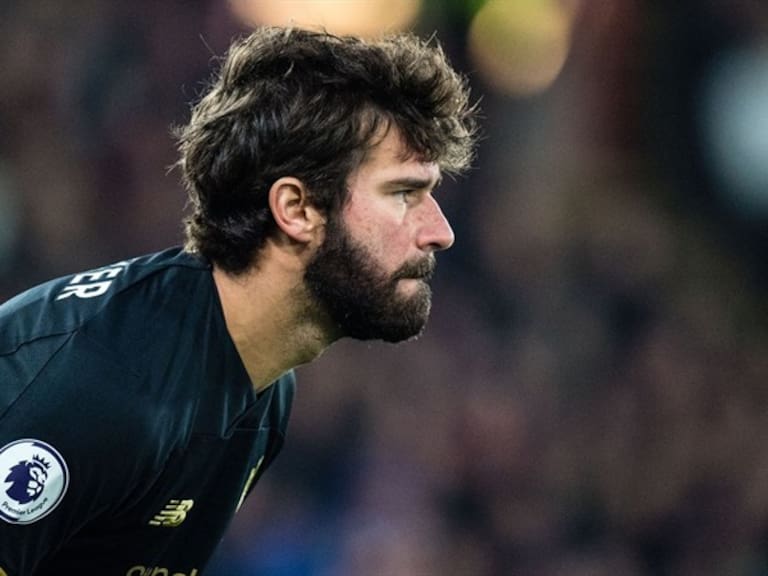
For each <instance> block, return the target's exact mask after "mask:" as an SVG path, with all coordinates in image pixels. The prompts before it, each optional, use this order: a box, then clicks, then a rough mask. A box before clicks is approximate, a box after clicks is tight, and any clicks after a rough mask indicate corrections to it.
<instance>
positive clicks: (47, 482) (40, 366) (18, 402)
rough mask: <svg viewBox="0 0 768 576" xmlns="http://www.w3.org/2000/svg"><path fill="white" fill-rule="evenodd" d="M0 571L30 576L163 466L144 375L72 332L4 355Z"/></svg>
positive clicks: (0, 366)
mask: <svg viewBox="0 0 768 576" xmlns="http://www.w3.org/2000/svg"><path fill="white" fill-rule="evenodd" d="M0 388H1V389H2V390H3V392H0V569H2V570H4V571H5V572H6V573H7V574H8V576H31V575H32V574H33V573H34V571H35V567H36V566H38V565H39V564H41V563H42V562H44V561H45V560H46V559H49V558H50V557H51V556H52V555H53V554H55V552H56V550H57V549H59V548H60V547H62V546H63V545H64V544H65V543H66V542H67V541H68V540H69V539H70V538H72V537H73V536H74V535H76V534H77V533H78V531H79V530H80V529H81V528H82V527H83V526H84V525H85V524H86V523H89V522H91V521H93V520H94V519H95V518H98V517H99V516H101V515H110V516H114V515H115V514H118V513H119V510H120V509H121V507H124V506H127V505H130V502H131V501H132V499H135V498H139V497H140V495H141V494H142V493H143V491H145V490H146V489H148V487H149V486H150V485H151V483H152V481H153V479H154V478H155V477H156V476H155V475H156V474H157V473H159V471H160V469H161V468H162V465H163V456H162V455H161V450H160V449H159V444H160V443H159V441H158V440H157V437H158V431H157V430H156V429H154V427H156V426H157V424H156V422H158V419H157V418H150V417H148V416H147V414H146V411H145V410H142V409H141V407H142V399H141V395H140V392H141V386H140V382H139V376H138V375H137V374H136V373H133V372H132V371H131V370H130V369H129V368H127V367H125V366H122V365H120V364H119V363H117V362H115V361H114V360H112V359H111V358H110V357H109V355H108V354H106V353H103V352H102V351H101V350H100V348H99V345H98V344H97V343H95V342H93V341H89V340H88V339H87V338H85V337H82V336H80V335H78V334H77V333H73V334H70V335H67V337H66V338H57V339H52V340H48V339H43V340H41V341H35V342H32V343H29V344H25V345H24V346H22V347H21V348H19V349H18V350H16V351H15V352H14V353H12V354H5V355H2V356H0Z"/></svg>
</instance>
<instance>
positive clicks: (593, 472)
mask: <svg viewBox="0 0 768 576" xmlns="http://www.w3.org/2000/svg"><path fill="white" fill-rule="evenodd" d="M291 22H293V23H294V24H296V25H317V24H322V25H324V26H326V27H327V28H328V29H330V30H331V31H335V32H339V33H346V32H353V33H360V34H366V35H368V34H377V33H380V32H381V31H383V30H398V29H408V30H413V31H415V32H417V33H418V34H420V35H425V36H429V35H432V34H433V33H434V34H436V36H437V37H438V38H439V39H440V41H441V43H442V44H443V45H444V47H445V49H446V51H447V52H448V54H449V55H450V58H451V60H452V61H453V62H454V64H455V65H456V66H457V67H458V68H459V69H461V70H462V71H463V72H464V73H465V74H467V76H468V78H469V80H470V83H471V85H472V86H473V92H474V95H475V98H476V99H481V100H482V102H481V107H482V110H483V116H484V119H483V133H484V138H483V141H482V143H481V146H480V150H479V156H478V160H477V162H476V166H475V169H474V170H473V171H472V172H471V173H470V174H469V175H468V176H467V177H466V178H463V179H460V180H456V181H448V182H446V183H445V184H444V186H443V187H442V189H441V197H442V202H443V204H444V207H445V210H446V212H447V214H448V216H449V217H450V218H451V220H452V222H453V224H454V228H455V231H456V235H457V242H456V245H455V247H454V248H453V249H452V250H451V251H449V252H447V253H445V254H443V255H442V258H440V259H439V261H440V264H441V265H440V266H439V271H438V274H437V277H436V280H435V303H434V312H433V317H432V320H431V321H430V324H429V327H428V329H427V332H426V334H425V335H424V336H423V337H422V338H421V339H420V340H419V341H417V342H415V343H407V344H404V345H399V346H385V345H381V344H361V343H355V342H343V343H340V344H339V345H337V346H335V347H333V348H332V349H331V350H330V351H328V352H327V353H326V354H325V355H324V356H323V357H322V358H321V359H319V360H318V361H317V362H316V363H314V364H312V365H310V366H308V367H305V368H302V369H300V371H299V378H300V388H299V394H298V397H297V400H296V405H295V408H294V414H293V418H292V421H291V425H290V428H289V436H288V440H287V443H286V446H285V448H284V450H283V453H282V455H281V457H280V458H279V459H278V460H277V462H276V463H275V465H274V466H273V467H272V468H271V469H270V470H269V472H268V473H267V474H266V475H265V477H264V478H263V479H262V481H261V482H260V484H259V485H258V486H257V489H256V490H255V491H254V493H253V494H252V496H251V498H250V499H249V501H248V502H247V503H246V505H245V506H244V508H243V509H242V510H241V512H240V514H239V515H238V517H237V519H236V522H235V524H234V525H233V527H232V529H231V530H230V531H229V533H228V534H227V536H226V538H225V540H224V542H223V543H222V546H221V548H220V550H219V552H218V554H217V556H216V557H215V559H214V561H213V563H212V565H211V566H210V568H209V570H208V571H207V574H210V575H213V576H240V575H243V576H245V575H249V576H360V575H364V576H510V575H515V576H593V575H594V576H602V575H606V576H607V575H616V574H621V575H626V576H645V575H681V576H688V575H690V576H693V575H697V576H709V575H729V576H734V575H735V576H741V575H743V576H759V575H768V442H766V439H768V386H767V385H766V384H768V342H767V341H766V334H767V331H766V320H767V318H768V317H767V314H766V312H767V311H768V310H767V308H768V307H767V306H766V290H768V266H766V263H765V262H766V257H768V235H767V234H766V231H767V226H768V3H766V2H764V1H763V0H752V1H750V0H708V1H705V2H702V1H700V0H678V1H677V2H663V1H661V0H656V1H653V0H382V1H377V0H336V1H334V0H315V1H311V0H294V1H291V0H234V1H233V2H232V3H231V4H227V3H225V2H223V1H222V0H199V1H191V0H185V1H183V0H166V1H163V2H156V1H154V0H152V1H150V0H132V1H131V2H113V1H110V0H77V1H75V2H61V1H58V0H24V1H20V0H2V1H0V78H1V79H2V81H1V82H0V301H2V300H5V299H6V298H8V297H10V296H11V295H13V294H14V293H16V292H18V291H20V290H22V289H24V288H27V287H29V286H31V285H33V284H35V283H37V282H40V281H43V280H45V279H47V278H49V277H52V276H57V275H62V274H66V273H71V272H74V271H78V270H82V269H85V268H89V267H94V266H98V265H101V264H105V263H108V262H111V261H115V260H118V259H123V258H127V257H131V256H136V255H139V254H142V253H145V252H150V251H155V250H159V249H162V248H164V247H166V246H168V245H171V244H177V243H179V242H180V240H181V226H180V224H179V222H180V219H181V214H182V213H183V211H184V208H185V195H184V192H183V190H182V188H181V186H180V183H179V174H178V172H177V171H172V170H169V166H171V164H173V162H174V161H175V152H174V146H173V141H172V138H171V137H170V129H171V127H172V126H173V125H176V124H180V123H183V122H185V120H186V119H187V117H188V110H189V104H190V103H191V102H193V101H194V100H195V99H196V98H197V97H198V95H199V94H200V92H201V90H202V89H203V87H204V86H205V82H206V81H207V80H208V78H209V77H210V74H211V71H212V66H213V64H214V60H215V57H216V56H221V55H223V54H224V52H225V50H226V47H227V45H228V44H229V41H230V40H231V39H232V38H233V37H234V36H237V35H240V34H242V33H243V32H244V31H245V30H247V28H248V27H249V26H252V25H254V24H258V23H272V24H287V23H291Z"/></svg>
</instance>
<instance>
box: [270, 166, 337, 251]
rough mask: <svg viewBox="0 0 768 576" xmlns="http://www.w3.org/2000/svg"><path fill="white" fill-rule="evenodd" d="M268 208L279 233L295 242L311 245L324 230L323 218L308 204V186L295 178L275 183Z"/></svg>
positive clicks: (280, 179)
mask: <svg viewBox="0 0 768 576" xmlns="http://www.w3.org/2000/svg"><path fill="white" fill-rule="evenodd" d="M269 208H270V210H272V215H273V217H274V219H275V222H276V223H277V226H278V227H279V228H280V230H282V231H283V233H285V234H286V235H287V236H288V237H290V238H291V239H293V240H295V241H297V242H302V243H311V242H312V241H313V240H315V238H317V237H318V235H319V234H320V233H321V232H322V230H323V229H324V228H323V227H324V224H325V216H324V215H323V214H322V213H321V212H320V211H319V210H317V208H315V207H314V206H313V205H312V204H311V203H310V202H309V198H308V194H307V187H306V186H305V185H304V183H303V182H302V181H301V180H299V179H298V178H294V177H292V176H284V177H282V178H279V179H278V180H275V182H274V183H273V184H272V187H271V188H270V189H269Z"/></svg>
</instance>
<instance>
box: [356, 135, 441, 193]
mask: <svg viewBox="0 0 768 576" xmlns="http://www.w3.org/2000/svg"><path fill="white" fill-rule="evenodd" d="M402 178H413V179H419V180H430V181H432V182H433V184H436V183H437V182H438V181H439V179H440V167H439V166H438V165H437V163H436V162H425V161H423V160H422V159H421V158H419V156H418V155H417V154H413V153H412V151H411V150H410V149H409V148H408V147H407V145H406V144H405V141H404V139H403V137H402V135H401V133H400V130H399V129H398V128H397V127H396V126H394V125H390V126H389V127H388V129H387V130H386V132H383V134H382V133H380V134H378V135H377V136H376V137H375V139H374V145H373V146H372V147H371V148H370V149H369V150H368V151H367V153H366V155H365V158H364V159H363V161H362V162H361V163H360V165H359V166H358V167H357V169H356V170H354V171H353V172H352V174H350V184H353V183H354V182H359V181H361V180H366V181H374V182H373V183H378V182H386V181H389V180H397V179H402Z"/></svg>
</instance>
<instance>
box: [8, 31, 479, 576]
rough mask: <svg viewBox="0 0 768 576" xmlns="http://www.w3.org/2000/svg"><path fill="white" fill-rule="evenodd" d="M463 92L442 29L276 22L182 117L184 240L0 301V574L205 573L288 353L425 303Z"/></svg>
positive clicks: (398, 335) (314, 350)
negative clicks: (320, 29)
mask: <svg viewBox="0 0 768 576" xmlns="http://www.w3.org/2000/svg"><path fill="white" fill-rule="evenodd" d="M474 115H475V114H474V109H473V107H471V106H470V105H469V103H468V93H467V90H466V86H465V84H464V82H463V80H462V79H461V78H460V77H459V76H458V75H457V74H456V73H455V71H453V70H452V69H451V68H450V66H449V65H448V64H447V63H446V60H445V57H444V55H443V53H442V51H441V50H440V49H439V47H436V46H434V45H431V44H429V43H425V42H422V41H420V40H418V39H416V38H414V37H411V36H407V35H401V36H394V37H389V38H387V39H383V40H380V41H375V42H366V41H363V40H360V39H355V38H347V37H345V38H339V37H334V36H331V35H328V34H324V33H316V32H309V31H303V30H297V29H278V28H264V29H259V30H257V31H255V32H254V33H253V34H252V35H250V36H249V37H247V38H245V39H244V40H241V41H239V42H237V43H235V44H234V45H233V46H232V47H231V49H230V51H229V54H228V56H227V58H226V59H225V60H224V62H223V63H222V66H221V69H220V71H219V74H218V76H217V78H216V79H215V81H214V82H213V84H212V86H211V87H210V89H209V91H208V92H207V94H206V95H205V96H204V97H203V98H202V100H201V101H200V102H199V103H198V104H197V105H196V106H195V107H194V108H193V110H192V116H191V120H190V122H189V124H188V125H186V126H184V127H183V128H182V129H180V130H179V131H178V138H179V149H180V161H179V165H180V167H181V170H182V173H183V177H184V180H185V183H186V185H187V187H188V190H189V194H190V199H191V205H192V214H191V216H190V217H189V219H188V220H187V227H186V232H187V241H186V245H185V247H184V248H183V249H181V248H174V249H170V250H166V251H164V252H161V253H158V254H153V255H149V256H144V257H139V258H135V259H133V260H129V261H124V262H119V263H116V264H112V265H110V266H106V267H104V268H100V269H97V270H93V271H89V272H84V273H80V274H75V275H73V276H70V277H66V278H61V279H58V280H53V281H51V282H48V283H46V284H43V285H41V286H38V287H36V288H33V289H31V290H29V291H27V292H25V293H23V294H21V295H19V296H17V297H16V298H14V299H12V300H10V301H9V302H7V303H6V304H4V305H3V306H2V307H0V482H2V484H0V519H1V521H0V574H2V573H3V571H4V572H5V573H6V574H7V575H8V576H28V575H36V576H37V575H49V574H94V575H95V574H99V575H106V574H111V575H120V576H123V575H125V576H149V575H151V574H155V575H159V574H168V575H176V576H182V575H185V576H190V575H193V574H195V575H197V574H200V573H201V571H202V569H203V567H204V566H205V564H206V562H207V560H208V558H209V557H210V555H211V554H212V552H213V549H214V547H215V546H216V544H217V543H218V541H219V540H220V538H221V536H222V534H223V532H224V530H225V528H226V526H227V525H228V523H229V522H230V520H231V518H232V516H233V515H234V513H235V512H236V510H237V509H238V508H239V506H240V504H242V501H243V499H244V497H245V495H246V494H247V493H248V492H249V491H250V489H251V487H252V486H253V484H254V482H255V481H256V480H257V479H258V477H259V476H260V475H261V474H262V473H263V471H264V470H265V469H266V468H267V466H268V465H269V464H270V463H271V462H272V461H273V460H274V458H275V456H276V455H277V453H278V451H279V450H280V447H281V445H282V443H283V438H284V435H285V429H286V423H287V420H288V415H289V411H290V406H291V400H292V397H293V393H294V377H293V372H292V368H294V367H295V366H297V365H300V364H302V363H305V362H308V361H310V360H312V359H313V358H315V357H317V356H318V355H319V354H320V353H321V352H322V351H323V350H324V349H325V348H326V347H328V346H329V345H330V344H331V343H332V342H334V341H335V340H337V339H339V338H342V337H345V336H347V337H353V338H360V339H382V340H386V341H390V342H396V341H401V340H405V339H408V338H411V337H414V336H416V335H418V334H419V333H420V332H421V331H422V329H423V327H424V324H425V322H426V320H427V316H428V314H429V308H430V289H429V287H428V285H427V280H428V279H429V277H430V275H431V274H432V271H433V269H434V262H435V261H434V253H435V252H437V251H439V250H443V249H446V248H448V247H449V246H450V245H451V244H452V242H453V232H452V230H451V228H450V226H449V224H448V222H447V221H446V219H445V217H444V216H443V214H442V212H441V210H440V208H439V206H438V204H437V201H436V199H435V196H434V190H435V187H436V186H437V185H438V183H439V181H440V178H441V174H442V173H443V172H449V173H456V172H459V171H461V170H463V169H464V168H466V166H467V165H468V163H469V161H470V159H471V155H472V150H473V146H474V140H475V118H474Z"/></svg>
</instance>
